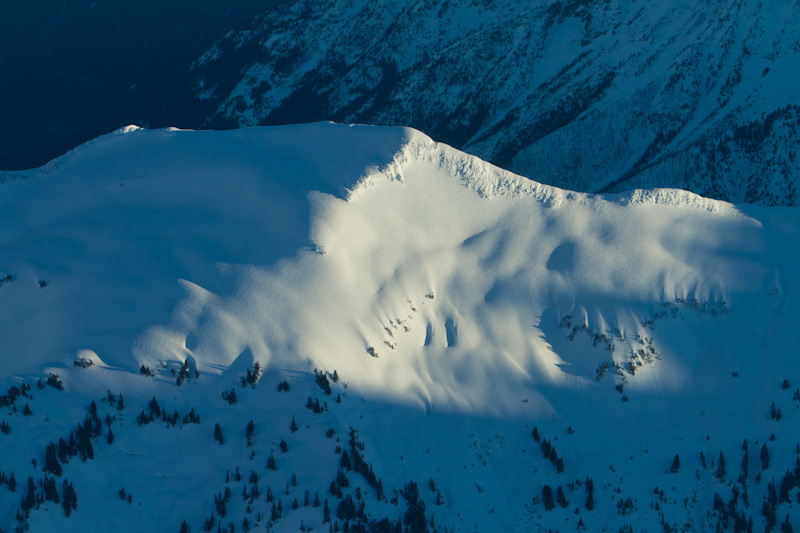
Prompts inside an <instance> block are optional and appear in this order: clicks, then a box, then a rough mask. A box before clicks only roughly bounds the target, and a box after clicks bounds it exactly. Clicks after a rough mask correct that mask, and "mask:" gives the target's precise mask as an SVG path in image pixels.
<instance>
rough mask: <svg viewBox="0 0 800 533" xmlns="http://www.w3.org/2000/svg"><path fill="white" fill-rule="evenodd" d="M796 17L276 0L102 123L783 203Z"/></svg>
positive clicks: (770, 12)
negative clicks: (316, 142) (338, 127)
mask: <svg viewBox="0 0 800 533" xmlns="http://www.w3.org/2000/svg"><path fill="white" fill-rule="evenodd" d="M798 16H800V8H798V5H797V3H796V2H795V1H794V0H779V1H777V2H772V3H770V4H769V5H768V6H766V5H765V4H763V3H762V2H759V1H756V0H712V1H709V2H677V1H659V2H648V3H647V4H643V3H641V2H635V1H630V0H583V1H575V0H554V1H549V2H533V1H527V2H512V3H509V2H497V1H491V0H484V1H480V2H450V1H447V0H434V1H432V2H394V1H369V2H367V1H364V0H328V1H325V2H317V1H300V2H291V3H289V4H286V5H284V6H282V7H279V8H277V9H271V10H268V11H265V12H263V13H261V14H259V15H256V16H255V17H254V18H253V19H252V20H251V21H250V22H249V23H248V24H246V25H245V26H243V27H242V28H240V29H238V30H237V31H234V32H230V33H228V34H226V35H225V36H224V37H223V38H221V39H219V40H218V41H217V42H216V43H215V44H214V45H213V46H212V47H211V48H209V49H208V50H207V51H206V52H205V53H204V54H203V55H202V56H200V57H198V58H197V59H196V60H195V61H194V63H193V64H192V66H191V69H190V71H189V73H188V74H187V75H186V76H184V77H183V78H181V79H180V80H177V81H176V82H175V83H174V84H172V85H170V86H168V87H165V88H163V89H161V90H160V91H158V94H156V95H155V96H150V97H148V98H146V99H144V100H143V101H141V102H139V103H138V104H137V105H135V106H134V107H133V108H132V109H129V110H128V111H127V112H126V113H124V114H123V115H122V116H121V117H118V118H117V119H115V120H114V121H111V122H109V124H108V126H107V128H109V129H110V128H116V127H119V126H120V125H121V124H123V123H124V124H127V123H129V122H135V123H139V124H143V125H150V126H183V127H190V128H201V127H202V128H214V129H216V128H231V127H242V126H250V125H256V124H287V123H298V122H309V121H316V120H334V121H337V122H344V123H368V124H385V125H407V126H413V127H415V128H417V129H420V130H422V131H424V132H426V133H427V134H429V135H431V136H432V137H433V138H435V139H437V140H440V141H443V142H446V143H449V144H451V145H453V146H455V147H458V148H461V149H463V150H465V151H467V152H469V153H472V154H474V155H477V156H479V157H481V158H483V159H485V160H488V161H491V162H492V163H494V164H496V165H499V166H501V167H503V168H507V169H510V170H512V171H514V172H517V173H519V174H522V175H525V176H530V177H533V178H534V179H536V180H537V181H540V182H543V183H548V184H552V185H557V186H560V187H565V188H569V189H573V190H581V191H621V190H630V189H634V188H638V187H651V186H661V187H678V188H682V189H687V190H691V191H694V192H696V193H699V194H701V195H704V196H708V197H714V198H718V199H723V200H729V201H734V202H748V203H756V204H763V205H795V204H796V202H797V185H796V183H797V179H798V175H800V167H799V166H798V165H800V163H798V161H797V139H798V138H800V131H798V128H799V127H800V126H798V121H800V114H799V113H798V106H797V103H798V101H800V86H799V85H798V81H797V79H798V78H797V67H796V66H797V65H798V64H800V30H799V29H798V25H797V24H795V23H794V21H796V20H797V18H798Z"/></svg>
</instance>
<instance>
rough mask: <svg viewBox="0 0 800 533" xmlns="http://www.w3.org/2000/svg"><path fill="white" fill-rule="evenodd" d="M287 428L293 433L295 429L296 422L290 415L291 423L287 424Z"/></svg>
mask: <svg viewBox="0 0 800 533" xmlns="http://www.w3.org/2000/svg"><path fill="white" fill-rule="evenodd" d="M289 429H290V430H291V431H292V433H294V432H295V431H297V422H296V421H295V419H294V417H292V423H291V424H290V425H289Z"/></svg>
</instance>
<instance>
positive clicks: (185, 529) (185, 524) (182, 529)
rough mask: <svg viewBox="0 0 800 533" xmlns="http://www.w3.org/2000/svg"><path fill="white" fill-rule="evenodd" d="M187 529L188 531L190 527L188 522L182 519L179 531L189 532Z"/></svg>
mask: <svg viewBox="0 0 800 533" xmlns="http://www.w3.org/2000/svg"><path fill="white" fill-rule="evenodd" d="M189 531H190V529H189V524H187V523H186V520H184V521H183V523H182V524H181V531H180V533H189Z"/></svg>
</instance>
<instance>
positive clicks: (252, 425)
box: [245, 419, 256, 446]
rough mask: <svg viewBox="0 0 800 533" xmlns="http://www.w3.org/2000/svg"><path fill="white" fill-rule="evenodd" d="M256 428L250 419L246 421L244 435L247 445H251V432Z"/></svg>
mask: <svg viewBox="0 0 800 533" xmlns="http://www.w3.org/2000/svg"><path fill="white" fill-rule="evenodd" d="M255 429H256V425H255V423H254V422H253V420H252V419H251V420H250V422H248V423H247V430H246V431H245V436H246V437H247V445H248V446H252V445H253V432H254V431H255Z"/></svg>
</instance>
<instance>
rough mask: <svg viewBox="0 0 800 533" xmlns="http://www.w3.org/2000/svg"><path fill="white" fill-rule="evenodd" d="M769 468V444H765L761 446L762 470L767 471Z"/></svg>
mask: <svg viewBox="0 0 800 533" xmlns="http://www.w3.org/2000/svg"><path fill="white" fill-rule="evenodd" d="M768 468H769V450H767V444H766V443H764V445H763V446H761V469H762V470H767V469H768Z"/></svg>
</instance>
